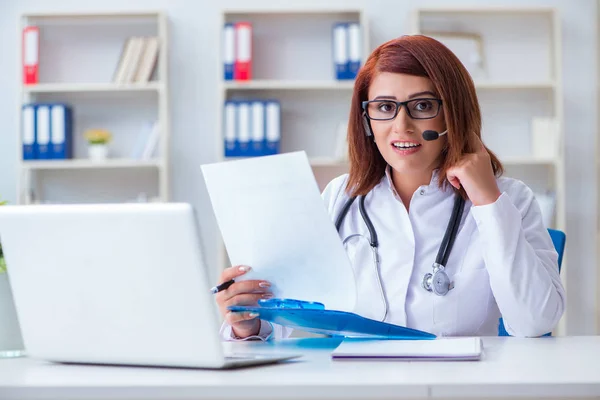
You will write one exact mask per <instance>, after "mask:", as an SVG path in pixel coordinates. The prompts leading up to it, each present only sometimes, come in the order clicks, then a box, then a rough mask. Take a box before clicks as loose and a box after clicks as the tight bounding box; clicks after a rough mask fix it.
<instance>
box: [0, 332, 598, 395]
mask: <svg viewBox="0 0 600 400" xmlns="http://www.w3.org/2000/svg"><path fill="white" fill-rule="evenodd" d="M338 343H339V342H338V341H337V340H334V339H319V338H308V339H290V340H287V341H281V342H272V343H260V342H252V343H231V344H230V343H228V344H227V345H228V346H231V347H232V348H234V349H236V350H238V351H240V352H251V351H259V350H260V351H261V352H266V351H285V352H302V353H303V354H304V357H303V358H302V359H300V360H298V361H290V362H286V363H283V364H279V365H271V366H263V367H252V368H247V369H241V370H230V371H207V370H189V369H188V370H183V369H160V368H135V367H108V366H76V365H61V364H51V363H46V362H42V361H36V360H31V359H27V358H21V359H13V360H0V399H61V400H62V399H65V400H66V399H173V400H174V399H236V400H242V399H298V400H299V399H392V398H414V399H417V398H426V397H433V398H444V397H446V398H465V397H477V398H536V397H537V398H549V397H553V398H569V399H572V398H577V397H588V398H594V397H595V398H600V336H589V337H557V338H541V339H517V338H486V339H484V351H485V355H484V358H483V359H482V360H481V361H463V362H398V361H387V362H385V361H384V362H370V361H331V359H330V352H331V350H332V349H333V348H334V347H335V346H336V345H337V344H338Z"/></svg>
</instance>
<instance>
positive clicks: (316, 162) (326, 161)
mask: <svg viewBox="0 0 600 400" xmlns="http://www.w3.org/2000/svg"><path fill="white" fill-rule="evenodd" d="M309 162H310V165H311V166H312V167H336V168H337V167H340V168H341V167H347V166H348V165H349V163H348V161H345V160H338V159H336V158H327V157H313V158H311V159H309Z"/></svg>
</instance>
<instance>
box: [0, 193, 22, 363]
mask: <svg viewBox="0 0 600 400" xmlns="http://www.w3.org/2000/svg"><path fill="white" fill-rule="evenodd" d="M5 204H6V201H0V206H3V205H5ZM24 349H25V347H24V346H23V338H22V337H21V329H20V327H19V320H18V319H17V312H16V310H15V304H14V302H13V297H12V292H11V290H10V285H9V283H8V274H7V273H6V260H5V259H4V253H3V252H2V243H0V358H9V357H20V356H23V355H24V354H25V350H24Z"/></svg>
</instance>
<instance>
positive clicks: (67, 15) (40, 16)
mask: <svg viewBox="0 0 600 400" xmlns="http://www.w3.org/2000/svg"><path fill="white" fill-rule="evenodd" d="M162 15H164V13H163V12H162V11H144V12H139V11H129V12H128V11H125V12H101V13H31V14H23V15H22V17H23V18H28V19H36V20H39V19H65V18H72V19H102V18H111V19H115V18H116V19H123V18H156V17H159V16H162Z"/></svg>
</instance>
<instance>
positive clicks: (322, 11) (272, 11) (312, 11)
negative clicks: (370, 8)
mask: <svg viewBox="0 0 600 400" xmlns="http://www.w3.org/2000/svg"><path fill="white" fill-rule="evenodd" d="M222 12H223V14H224V15H242V16H252V15H291V16H298V15H302V14H308V15H327V14H360V13H362V12H363V10H362V9H359V8H356V9H352V8H339V9H338V8H310V7H309V8H295V9H278V8H268V9H262V10H261V9H224V10H223V11H222Z"/></svg>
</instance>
